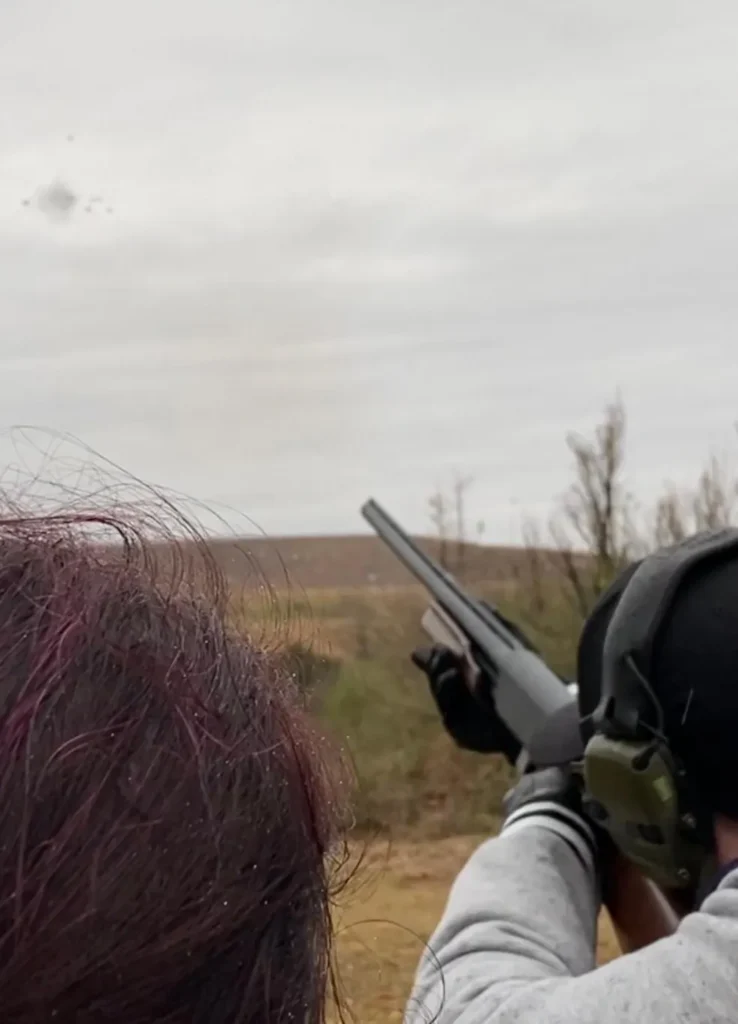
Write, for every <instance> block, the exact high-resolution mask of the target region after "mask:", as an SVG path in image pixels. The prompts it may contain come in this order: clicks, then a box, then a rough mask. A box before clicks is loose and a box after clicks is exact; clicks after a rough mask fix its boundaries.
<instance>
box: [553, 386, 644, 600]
mask: <svg viewBox="0 0 738 1024" xmlns="http://www.w3.org/2000/svg"><path fill="white" fill-rule="evenodd" d="M625 437H626V418H625V410H624V408H623V405H622V403H621V402H620V400H617V401H615V402H613V403H611V404H610V405H608V406H607V408H606V410H605V415H604V419H603V421H602V422H601V423H600V424H599V425H598V426H597V427H596V428H595V431H594V435H593V436H592V437H589V438H588V437H582V436H579V435H574V434H572V435H570V436H569V437H568V438H567V444H568V446H569V450H570V451H571V453H572V455H573V456H574V472H575V479H574V483H573V484H572V486H571V487H570V488H569V491H568V492H567V494H566V495H565V497H564V499H563V501H562V503H561V508H560V509H559V510H558V512H557V514H556V515H555V516H554V518H553V520H552V522H551V536H552V539H553V542H554V548H555V552H556V557H555V558H554V562H555V563H556V564H558V567H559V570H560V572H561V573H562V575H563V577H564V580H565V584H566V587H565V590H566V593H567V595H568V597H569V599H570V600H571V601H572V603H573V604H574V607H575V608H576V610H577V612H578V614H579V615H580V616H581V617H582V618H585V617H586V616H587V615H588V614H589V612H590V611H591V609H592V607H593V605H594V603H595V602H596V600H597V598H598V597H599V595H600V594H601V593H602V591H603V590H605V589H606V587H608V586H609V584H610V582H611V581H612V580H613V579H614V577H615V576H616V575H617V574H618V573H619V572H620V570H621V569H622V568H623V567H624V566H625V565H626V564H627V563H628V561H629V560H630V558H631V557H632V555H633V552H634V550H635V548H636V533H635V529H634V507H633V501H632V498H631V496H630V494H629V493H628V491H627V489H626V487H625V483H624V480H623V470H624V465H625Z"/></svg>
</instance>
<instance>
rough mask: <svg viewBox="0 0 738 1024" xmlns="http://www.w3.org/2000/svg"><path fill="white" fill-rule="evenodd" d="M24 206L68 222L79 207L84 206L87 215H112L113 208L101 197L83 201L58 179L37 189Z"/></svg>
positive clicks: (24, 201) (97, 196)
mask: <svg viewBox="0 0 738 1024" xmlns="http://www.w3.org/2000/svg"><path fill="white" fill-rule="evenodd" d="M23 206H28V207H30V206H33V207H35V208H36V209H37V210H39V211H40V212H41V213H44V214H46V216H47V217H50V218H51V219H53V220H68V219H69V217H71V215H72V214H73V212H74V210H75V208H76V207H77V206H82V208H83V209H84V211H85V213H96V212H97V211H98V210H99V211H100V212H103V211H104V212H105V213H107V214H111V213H112V212H113V208H112V206H110V205H109V204H108V203H106V201H105V198H104V197H103V196H100V195H95V196H91V197H90V198H89V199H86V200H85V199H83V198H82V196H80V194H79V193H78V192H75V190H74V189H73V188H71V186H70V185H68V184H67V183H66V182H64V181H62V180H61V179H59V178H57V179H55V180H54V181H52V182H51V183H50V184H49V185H43V186H41V187H40V188H38V189H36V192H35V193H34V195H33V196H31V197H29V198H28V199H24V200H23Z"/></svg>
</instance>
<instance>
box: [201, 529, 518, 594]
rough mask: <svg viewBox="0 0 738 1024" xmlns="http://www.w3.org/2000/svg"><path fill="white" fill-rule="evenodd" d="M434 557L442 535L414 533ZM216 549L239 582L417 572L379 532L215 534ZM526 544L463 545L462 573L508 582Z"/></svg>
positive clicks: (364, 580) (396, 579) (397, 581)
mask: <svg viewBox="0 0 738 1024" xmlns="http://www.w3.org/2000/svg"><path fill="white" fill-rule="evenodd" d="M415 539H416V540H417V542H418V544H419V545H420V546H421V547H422V548H423V549H424V550H425V551H427V552H428V553H429V554H431V555H433V556H434V557H435V558H438V557H439V544H438V541H435V540H431V539H429V538H425V537H419V538H415ZM210 547H211V550H212V553H213V555H214V556H215V558H216V561H217V562H218V564H219V565H220V567H221V568H222V570H223V571H224V572H225V573H226V574H227V575H228V576H229V577H230V578H231V579H232V580H233V581H234V582H236V583H238V584H240V585H242V586H243V585H245V586H251V585H257V584H258V583H259V582H262V581H263V580H264V579H266V580H267V581H268V583H269V584H270V585H271V586H273V587H277V588H280V587H283V586H285V584H286V582H287V580H288V579H289V581H290V582H291V584H293V585H295V586H297V587H304V588H306V589H311V588H320V589H333V588H348V587H363V586H367V585H373V586H384V587H395V586H406V585H407V584H408V583H411V582H412V577H411V576H410V574H409V573H408V572H407V571H406V569H405V568H404V567H403V566H402V565H401V564H400V562H399V561H398V560H397V559H396V558H395V557H394V556H393V555H392V553H391V552H390V551H389V550H388V549H387V548H386V547H385V545H384V544H383V543H382V542H381V541H380V540H379V538H378V537H374V536H371V535H369V536H355V537H346V536H340V537H275V538H272V539H268V540H267V539H265V538H262V537H256V538H244V539H242V540H238V541H233V540H213V541H211V545H210ZM526 557H527V556H526V552H525V550H524V549H522V548H505V547H488V546H486V545H480V544H466V545H465V546H464V561H463V575H464V579H465V581H467V582H470V583H471V582H504V581H505V580H509V579H512V578H514V577H515V576H516V575H517V573H518V572H519V571H520V570H521V569H522V567H523V566H524V564H525V559H526ZM449 568H450V570H451V571H452V572H456V571H457V551H456V548H455V545H450V555H449Z"/></svg>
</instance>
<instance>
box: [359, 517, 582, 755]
mask: <svg viewBox="0 0 738 1024" xmlns="http://www.w3.org/2000/svg"><path fill="white" fill-rule="evenodd" d="M361 513H362V515H363V516H364V519H366V521H367V522H368V523H369V524H370V525H371V526H372V527H373V529H374V530H375V532H376V533H377V535H378V536H379V537H380V538H381V540H383V541H384V543H385V544H386V545H387V546H388V547H389V548H390V550H391V551H392V552H393V553H394V554H395V556H396V557H397V558H398V559H399V560H400V561H401V562H402V563H403V564H404V565H405V567H406V568H407V569H408V570H409V571H410V573H412V575H413V576H414V577H415V578H416V579H417V580H418V581H419V582H420V583H421V584H422V585H423V586H424V587H425V588H426V590H427V591H428V592H429V594H430V595H431V596H432V597H433V599H434V601H436V603H437V604H438V605H439V606H440V607H441V608H443V610H444V611H445V612H446V614H447V615H449V616H450V617H451V618H452V619H453V621H454V622H455V623H456V625H457V626H458V628H459V629H460V630H462V632H463V633H464V634H465V635H466V636H467V637H468V639H469V640H470V641H471V642H472V643H473V644H474V645H475V646H476V647H477V648H478V650H479V651H480V652H481V653H482V655H483V657H484V661H485V662H487V663H488V664H489V666H491V667H492V668H493V677H494V678H493V680H492V682H493V697H494V702H495V708H496V710H497V713H498V714H499V716H500V717H501V718H502V720H503V721H504V722H505V724H506V725H507V727H508V728H509V729H510V731H511V732H512V733H513V734H514V735H515V736H516V737H517V738H518V740H519V741H520V742H521V744H522V746H523V748H524V749H525V750H526V752H527V753H528V756H529V757H530V759H531V760H532V761H535V763H536V764H538V765H541V766H542V765H543V764H563V763H566V762H568V761H571V760H574V759H576V758H577V757H579V756H581V752H582V745H581V738H580V734H579V720H578V711H577V704H576V698H575V696H574V695H573V694H572V692H571V691H570V689H569V688H568V687H567V686H566V685H565V684H564V683H563V682H562V680H561V679H559V677H558V676H557V675H556V674H555V673H554V672H552V671H551V669H550V668H549V667H548V666H547V665H546V663H545V662H544V661H543V660H542V659H541V658H540V657H539V656H538V655H537V654H536V653H535V652H533V651H531V650H530V649H529V648H528V647H527V646H526V645H525V644H523V643H522V642H521V641H520V640H519V639H518V638H517V637H516V636H515V635H514V634H513V633H512V632H511V631H510V630H509V629H508V628H507V626H506V625H505V624H504V622H503V621H502V619H500V618H498V617H497V615H496V614H495V612H494V610H492V609H490V608H488V607H486V606H485V605H482V604H480V602H478V601H476V600H475V599H474V598H473V597H471V596H470V595H468V594H467V593H466V592H465V591H464V589H463V588H462V587H461V585H460V584H459V582H458V581H457V580H456V579H455V578H454V577H453V576H452V575H451V573H449V572H447V571H446V570H445V569H444V568H443V567H442V566H441V565H439V563H438V562H436V561H435V559H433V558H431V557H430V556H429V555H427V554H426V553H425V552H424V551H422V550H421V549H420V548H419V547H418V545H417V544H415V543H414V541H413V540H411V538H410V537H409V536H408V535H407V534H406V533H405V531H404V530H403V529H402V528H401V527H400V526H399V525H398V524H397V523H396V522H395V521H394V520H393V519H392V518H391V516H389V515H388V514H387V513H386V512H385V511H384V509H383V508H381V506H380V505H379V504H378V503H377V502H376V501H374V500H373V499H370V500H369V501H367V502H366V504H365V505H364V506H363V508H362V510H361ZM480 667H484V666H480Z"/></svg>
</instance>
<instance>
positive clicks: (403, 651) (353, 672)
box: [239, 583, 574, 836]
mask: <svg viewBox="0 0 738 1024" xmlns="http://www.w3.org/2000/svg"><path fill="white" fill-rule="evenodd" d="M475 589H476V590H477V591H483V592H484V593H485V595H486V596H487V597H488V598H490V597H491V598H493V599H495V600H497V602H498V603H499V605H500V607H501V608H502V610H503V611H505V612H506V613H507V614H510V615H512V616H514V617H515V618H517V619H519V620H522V621H524V620H525V607H524V605H523V603H522V602H521V601H520V600H518V595H517V592H516V590H515V589H514V588H512V587H511V586H510V584H509V583H508V584H506V583H498V584H487V585H479V586H477V587H476V588H475ZM426 604H427V601H426V597H425V595H424V593H423V591H422V590H420V589H419V588H416V587H395V588H391V589H382V588H364V589H332V590H313V591H310V592H305V593H302V594H299V593H298V594H295V593H292V594H285V593H282V594H276V595H271V596H270V598H269V599H268V600H267V599H263V600H255V599H253V598H249V596H248V595H246V597H245V598H244V602H243V604H242V605H241V606H240V609H239V614H240V615H241V616H242V617H243V618H244V619H245V620H246V621H247V623H248V628H249V629H250V630H251V631H252V632H253V631H254V630H256V631H261V632H262V633H263V635H264V636H266V637H268V638H271V641H272V642H273V643H277V642H278V643H280V644H282V643H284V642H287V643H288V644H290V645H292V648H293V651H294V662H293V668H294V671H295V673H296V674H297V676H298V678H299V679H300V680H301V682H302V683H303V685H304V686H305V687H306V688H307V689H309V690H310V691H311V695H312V701H313V705H314V708H315V710H316V712H317V714H318V715H319V716H320V717H321V719H322V721H323V722H324V723H325V724H326V726H327V727H328V729H329V731H330V732H331V733H332V734H333V736H335V737H336V738H337V740H338V741H339V743H340V744H341V746H342V748H343V749H344V750H345V751H346V752H347V753H348V756H349V757H350V759H351V761H352V763H353V766H354V769H355V774H356V779H357V791H356V801H355V809H356V820H357V826H358V827H359V828H361V829H363V830H380V831H388V830H389V831H392V832H393V834H398V830H399V831H400V832H402V833H405V834H412V835H414V836H439V835H450V834H459V833H465V832H472V833H478V832H481V831H487V830H489V829H490V828H494V827H495V826H496V822H497V817H498V812H499V805H500V797H501V795H502V793H503V792H504V789H505V787H506V786H507V783H508V781H509V773H508V770H507V767H506V766H505V764H504V763H503V762H501V760H500V759H498V758H495V757H481V756H479V755H475V754H469V753H466V752H463V751H460V750H458V749H457V748H456V747H455V746H454V745H453V743H452V742H451V741H450V740H449V739H448V737H447V736H446V734H445V733H444V731H443V729H442V727H441V724H440V721H439V718H438V714H437V712H436V709H435V705H434V704H433V702H432V700H431V698H430V696H429V694H428V691H427V685H426V682H425V679H424V677H423V676H422V675H421V674H420V673H419V672H418V671H417V669H415V668H414V666H413V665H412V664H411V662H410V660H409V654H410V652H411V650H412V649H413V647H414V646H416V645H417V644H420V643H423V642H427V638H426V637H425V636H424V634H423V633H422V631H421V629H420V618H421V615H422V613H423V610H424V608H425V607H426ZM552 619H553V620H554V621H551V620H552ZM526 625H527V626H528V628H529V629H530V632H531V635H532V637H533V639H534V640H535V641H536V642H537V643H538V644H539V645H540V647H541V648H542V650H543V652H544V653H545V655H546V656H547V658H548V660H549V663H550V664H552V666H553V667H554V668H555V669H556V670H557V671H560V672H561V673H562V674H568V673H570V672H571V669H572V663H573V653H574V644H573V637H574V630H573V625H569V624H568V623H567V619H566V615H565V612H564V609H558V611H556V614H555V615H553V613H552V614H551V615H549V620H548V621H540V620H539V621H538V623H537V624H536V625H535V626H533V625H531V624H529V623H526Z"/></svg>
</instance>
